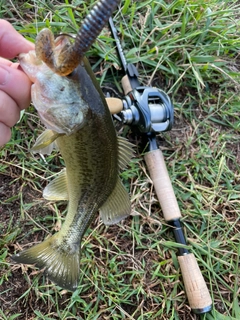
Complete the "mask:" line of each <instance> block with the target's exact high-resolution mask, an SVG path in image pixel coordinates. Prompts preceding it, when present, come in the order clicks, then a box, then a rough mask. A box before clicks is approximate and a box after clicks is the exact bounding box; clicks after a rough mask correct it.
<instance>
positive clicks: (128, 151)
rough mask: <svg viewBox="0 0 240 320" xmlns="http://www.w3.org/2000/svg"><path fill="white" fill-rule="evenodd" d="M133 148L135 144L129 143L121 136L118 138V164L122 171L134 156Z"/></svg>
mask: <svg viewBox="0 0 240 320" xmlns="http://www.w3.org/2000/svg"><path fill="white" fill-rule="evenodd" d="M133 147H134V144H132V143H131V142H129V141H128V140H127V139H125V138H123V137H120V136H119V137H118V154H119V158H118V164H119V167H120V169H122V170H123V169H125V168H126V167H127V165H128V164H129V162H130V160H131V158H132V157H133V154H134V150H133Z"/></svg>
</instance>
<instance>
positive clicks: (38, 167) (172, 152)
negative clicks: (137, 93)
mask: <svg viewBox="0 0 240 320" xmlns="http://www.w3.org/2000/svg"><path fill="white" fill-rule="evenodd" d="M93 3H94V1H88V2H87V3H85V2H83V1H80V0H76V1H72V2H70V1H67V0H65V2H59V1H41V0H35V1H31V0H27V1H18V2H12V1H9V2H0V17H1V18H4V19H7V20H8V21H10V22H11V23H12V24H13V25H14V27H15V28H16V29H17V30H18V31H19V32H20V33H22V34H23V35H24V36H25V37H27V38H28V39H31V40H32V41H34V40H33V39H34V38H35V36H36V34H37V31H38V30H40V29H41V28H42V27H46V26H47V27H50V28H51V29H52V30H53V31H54V32H55V33H58V32H59V31H63V32H68V33H76V30H77V29H78V26H79V25H80V23H81V21H82V17H84V16H85V15H86V12H87V11H88V10H89V8H90V7H91V5H92V4H93ZM239 9H240V3H239V1H228V0H226V1H217V0H210V1H207V2H206V1H203V0H197V1H196V0H188V1H182V0H175V1H153V0H147V1H136V2H133V1H125V2H122V6H121V9H119V10H118V12H116V14H115V17H114V21H115V23H116V26H117V28H118V29H119V30H120V31H121V42H122V44H123V47H124V52H125V53H126V57H127V60H128V61H129V62H131V63H134V64H136V65H137V67H138V69H139V73H140V77H139V79H140V81H141V83H143V84H144V85H149V84H151V85H154V86H157V87H159V88H161V89H163V90H164V91H166V92H167V93H168V94H169V95H170V97H171V99H172V101H173V103H174V107H175V124H174V127H173V129H172V130H171V131H169V132H166V133H163V134H161V135H160V136H159V139H158V141H159V144H160V146H161V148H162V150H163V153H164V156H165V160H166V164H167V167H168V170H169V174H170V177H171V180H172V183H173V187H174V190H175V194H176V196H177V199H178V203H179V206H180V209H181V212H182V215H183V219H182V222H183V225H184V230H185V234H186V236H187V238H188V247H189V248H190V249H191V251H192V252H193V253H194V255H195V256H196V258H197V260H198V264H199V266H200V268H201V270H202V274H203V276H204V278H205V281H206V283H207V285H208V287H209V290H210V294H211V297H212V299H213V310H212V311H211V312H210V313H208V314H205V315H203V316H196V315H194V314H192V313H191V311H190V308H189V305H188V301H187V299H186V295H185V293H184V286H183V282H182V278H181V273H180V269H179V265H178V262H177V257H176V256H177V245H176V243H175V241H174V238H173V235H172V233H171V232H170V230H169V228H168V227H167V225H166V223H165V222H164V219H163V216H162V213H161V209H160V206H159V203H158V201H157V199H156V196H155V193H154V189H153V186H152V184H151V180H150V178H149V175H148V173H147V169H146V166H145V163H144V161H143V157H142V153H141V149H140V147H139V144H140V140H141V139H140V138H139V137H136V136H134V135H133V133H131V132H130V131H129V128H127V127H123V128H121V129H120V131H121V133H122V134H127V135H128V137H129V138H130V139H131V140H132V141H133V142H135V143H136V144H137V146H138V147H137V151H136V157H135V158H134V159H133V160H132V162H131V164H130V166H129V168H128V169H127V170H126V171H125V172H123V173H122V178H123V181H124V183H125V185H126V186H127V188H128V189H129V191H130V194H131V200H132V216H131V217H130V218H128V219H126V220H125V221H123V222H122V223H121V224H119V225H118V226H112V227H105V226H104V225H103V224H102V222H101V221H100V219H99V218H96V221H94V222H93V223H92V225H91V227H90V228H89V229H88V231H87V233H86V235H85V237H84V241H83V246H84V250H83V254H82V259H81V268H82V269H81V270H82V272H81V278H80V285H79V288H78V290H77V291H76V292H74V293H73V294H71V293H69V292H67V291H65V290H62V289H61V288H59V287H56V286H55V285H54V284H52V283H51V282H50V281H48V279H47V278H45V277H44V276H43V275H42V273H41V271H39V270H37V269H36V268H34V267H33V266H22V265H21V266H20V265H14V264H13V263H12V262H11V260H10V258H9V257H10V255H11V254H12V253H14V252H15V251H18V250H20V249H22V248H24V247H27V246H28V244H29V243H32V244H33V243H35V242H39V241H42V240H43V239H44V237H46V236H47V235H48V234H51V233H52V232H54V231H55V230H57V229H58V228H59V227H60V226H61V223H62V221H64V215H65V212H66V205H65V203H63V202H61V203H51V202H47V201H45V200H43V198H42V190H43V188H44V186H45V185H46V184H47V182H48V181H49V180H51V176H52V175H53V174H54V173H56V172H58V171H60V169H61V168H62V167H63V162H62V160H61V157H60V156H59V155H58V154H56V153H55V154H52V155H50V156H47V157H45V158H43V157H38V156H36V155H32V154H30V153H29V149H30V147H31V146H32V145H33V142H34V140H35V139H36V137H37V136H38V135H39V134H40V132H42V130H43V127H42V125H41V124H40V122H39V119H38V117H37V115H36V113H35V111H34V110H33V108H32V107H31V108H30V109H28V110H27V111H26V112H25V113H24V115H23V117H22V119H21V121H20V122H19V123H18V124H17V125H16V126H15V127H14V128H13V130H12V140H11V141H10V142H9V143H8V144H7V145H6V146H5V147H4V148H2V149H1V150H0V153H1V157H0V181H1V184H0V202H1V207H0V230H1V239H0V286H1V290H0V301H1V303H0V305H1V307H0V318H1V319H44V320H50V319H88V320H94V319H113V320H115V319H138V320H140V319H200V318H201V319H207V320H212V319H217V320H230V319H239V318H240V307H239V254H240V246H239V240H240V239H239V238H240V237H239V230H240V221H239V218H240V215H239V212H240V187H239V181H240V175H239V172H240V170H239V169H240V154H239V150H240V144H239V131H240V121H239V116H240V112H239V105H240V101H239V100H240V99H239V87H240V55H239V53H240V32H239V30H240V29H239V28H240V23H239ZM88 56H89V58H90V61H91V64H92V66H93V70H94V71H95V72H96V74H97V76H98V79H99V81H100V83H101V85H102V86H105V87H109V86H110V84H111V85H112V84H114V85H115V87H116V89H117V90H119V91H120V92H121V91H122V89H121V85H120V79H121V77H122V73H121V70H119V61H118V58H117V55H116V52H115V49H114V43H113V40H112V39H111V37H110V33H109V30H108V29H107V28H105V29H104V31H103V32H102V34H101V36H100V37H99V39H98V41H97V42H96V43H95V44H94V45H93V46H92V48H91V49H90V51H89V52H88ZM118 127H119V126H118Z"/></svg>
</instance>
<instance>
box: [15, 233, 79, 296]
mask: <svg viewBox="0 0 240 320" xmlns="http://www.w3.org/2000/svg"><path fill="white" fill-rule="evenodd" d="M11 259H12V260H13V261H15V262H17V263H24V264H34V265H35V266H36V267H37V268H40V269H43V268H44V272H45V273H46V274H47V275H48V278H49V279H50V280H51V281H53V282H55V283H56V284H57V285H58V286H60V287H62V288H63V289H68V290H70V291H74V290H76V288H77V286H78V282H79V276H80V268H79V260H80V248H79V247H76V248H66V247H64V245H63V243H62V242H61V240H60V241H59V234H58V233H56V234H55V235H53V236H52V237H50V238H48V239H46V240H45V241H43V242H42V243H39V244H37V245H35V246H33V247H32V248H30V249H27V250H24V251H22V252H20V253H18V254H15V255H13V256H12V257H11Z"/></svg>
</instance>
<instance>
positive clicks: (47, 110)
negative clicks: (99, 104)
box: [19, 40, 89, 135]
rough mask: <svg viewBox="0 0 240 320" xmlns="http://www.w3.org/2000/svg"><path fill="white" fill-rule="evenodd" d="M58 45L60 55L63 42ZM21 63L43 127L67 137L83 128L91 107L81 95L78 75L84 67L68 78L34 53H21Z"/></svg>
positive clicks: (57, 49) (57, 50)
mask: <svg viewBox="0 0 240 320" xmlns="http://www.w3.org/2000/svg"><path fill="white" fill-rule="evenodd" d="M57 43H58V45H57V47H56V52H59V51H60V49H61V47H62V46H63V43H64V41H62V40H61V41H59V40H58V42H57ZM64 45H65V43H64ZM19 62H20V66H21V68H22V69H23V71H24V72H25V73H26V74H27V75H28V77H29V78H30V80H31V81H32V82H33V85H32V88H31V96H32V102H33V104H34V106H35V108H36V109H37V111H38V114H39V116H40V118H41V120H42V122H43V124H44V125H45V126H46V127H47V128H48V129H51V130H54V131H56V132H58V133H65V134H67V135H70V134H72V133H74V132H76V131H77V130H79V129H80V128H82V127H83V126H84V125H85V123H86V121H87V115H88V114H89V105H88V103H87V102H86V101H85V100H84V98H83V97H82V95H81V88H80V79H79V76H78V68H81V66H79V67H78V68H76V70H74V72H73V73H72V74H71V75H69V76H60V75H58V74H56V73H54V72H53V71H52V70H51V69H50V68H49V67H48V66H47V65H46V64H45V63H44V62H42V61H41V60H39V59H38V57H37V55H36V52H35V51H34V50H32V51H30V52H28V53H22V54H20V55H19Z"/></svg>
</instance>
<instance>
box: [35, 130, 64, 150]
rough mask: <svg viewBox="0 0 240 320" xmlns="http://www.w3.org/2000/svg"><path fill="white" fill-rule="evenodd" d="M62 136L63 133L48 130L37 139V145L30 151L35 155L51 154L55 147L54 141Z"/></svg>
mask: <svg viewBox="0 0 240 320" xmlns="http://www.w3.org/2000/svg"><path fill="white" fill-rule="evenodd" d="M61 135H62V133H58V132H55V131H53V130H50V129H46V130H45V131H44V132H43V133H42V134H40V136H39V137H38V138H37V140H36V142H35V144H34V145H33V147H32V148H31V150H30V151H31V152H33V153H36V152H38V153H41V154H51V152H52V150H53V148H54V147H55V144H54V141H55V140H56V139H57V138H58V137H59V136H61Z"/></svg>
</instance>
